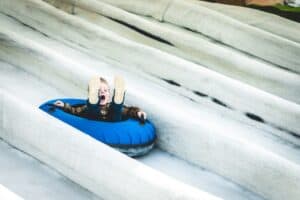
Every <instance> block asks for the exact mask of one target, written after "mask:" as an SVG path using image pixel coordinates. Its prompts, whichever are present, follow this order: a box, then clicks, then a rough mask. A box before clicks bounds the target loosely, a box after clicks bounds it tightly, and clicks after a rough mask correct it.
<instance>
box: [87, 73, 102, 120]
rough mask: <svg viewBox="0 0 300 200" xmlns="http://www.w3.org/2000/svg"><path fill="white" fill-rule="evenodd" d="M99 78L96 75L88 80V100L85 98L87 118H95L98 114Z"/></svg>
mask: <svg viewBox="0 0 300 200" xmlns="http://www.w3.org/2000/svg"><path fill="white" fill-rule="evenodd" d="M100 84H101V82H100V78H99V77H98V76H96V77H93V78H92V79H91V80H90V81H89V89H88V100H87V115H88V117H89V118H95V119H96V118H97V115H98V114H99V105H98V104H99V89H100Z"/></svg>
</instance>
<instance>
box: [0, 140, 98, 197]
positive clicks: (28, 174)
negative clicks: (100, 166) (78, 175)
mask: <svg viewBox="0 0 300 200" xmlns="http://www.w3.org/2000/svg"><path fill="white" fill-rule="evenodd" d="M2 189H3V190H2ZM4 189H5V191H6V193H4ZM8 191H9V192H8ZM0 198H1V199H3V200H13V199H16V200H17V198H19V199H28V200H30V199H32V200H33V199H45V200H52V199H56V200H63V199H74V200H88V199H90V200H100V199H101V198H99V197H98V196H96V195H95V194H93V193H91V192H89V191H88V190H86V189H85V188H82V187H81V186H79V185H78V184H76V183H74V182H72V181H70V180H69V179H67V178H65V177H64V176H63V175H61V174H59V173H57V172H56V171H55V170H54V169H52V168H49V167H48V166H47V165H45V164H44V163H41V162H40V161H38V160H36V159H34V158H32V157H31V156H30V155H28V154H26V153H24V152H22V151H19V150H18V149H15V148H14V147H13V146H10V145H9V144H7V143H6V142H4V141H3V140H0Z"/></svg>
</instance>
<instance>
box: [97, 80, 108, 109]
mask: <svg viewBox="0 0 300 200" xmlns="http://www.w3.org/2000/svg"><path fill="white" fill-rule="evenodd" d="M98 95H99V99H100V101H99V104H100V105H101V106H103V105H106V104H107V103H108V102H109V97H110V93H109V87H108V85H107V84H105V83H101V84H100V89H99V93H98Z"/></svg>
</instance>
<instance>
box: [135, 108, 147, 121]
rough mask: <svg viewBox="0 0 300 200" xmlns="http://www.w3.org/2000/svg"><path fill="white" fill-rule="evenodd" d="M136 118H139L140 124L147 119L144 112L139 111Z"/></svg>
mask: <svg viewBox="0 0 300 200" xmlns="http://www.w3.org/2000/svg"><path fill="white" fill-rule="evenodd" d="M137 116H138V118H139V120H140V122H141V123H145V121H146V119H147V114H146V113H145V112H143V111H139V112H138V113H137Z"/></svg>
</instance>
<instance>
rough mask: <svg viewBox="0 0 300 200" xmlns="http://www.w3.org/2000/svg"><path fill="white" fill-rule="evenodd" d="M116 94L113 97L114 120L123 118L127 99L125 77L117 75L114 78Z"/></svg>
mask: <svg viewBox="0 0 300 200" xmlns="http://www.w3.org/2000/svg"><path fill="white" fill-rule="evenodd" d="M114 87H115V88H114V95H113V98H112V105H111V109H112V120H113V121H121V120H122V109H123V104H124V99H125V81H124V79H123V77H121V76H116V77H115V80H114Z"/></svg>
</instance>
